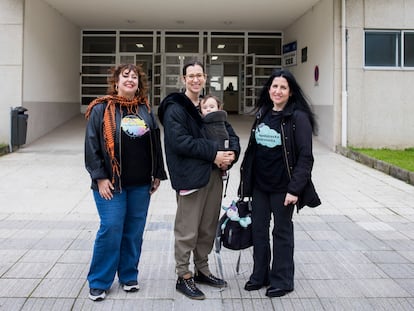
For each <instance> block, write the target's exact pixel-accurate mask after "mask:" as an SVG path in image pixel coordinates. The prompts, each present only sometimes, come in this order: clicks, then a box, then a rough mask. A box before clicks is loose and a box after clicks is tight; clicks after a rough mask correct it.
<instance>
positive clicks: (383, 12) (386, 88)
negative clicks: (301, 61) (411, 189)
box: [347, 0, 414, 148]
mask: <svg viewBox="0 0 414 311" xmlns="http://www.w3.org/2000/svg"><path fill="white" fill-rule="evenodd" d="M347 17H348V18H347V20H348V22H347V27H348V31H349V32H348V34H349V41H348V54H349V57H348V67H349V70H348V72H349V78H348V106H349V113H348V116H349V119H348V124H349V126H348V129H349V130H348V144H349V145H351V146H357V147H373V148H382V147H390V148H404V147H410V146H411V147H412V146H414V87H413V82H414V70H404V71H402V70H400V69H398V68H396V69H391V70H389V69H387V70H371V69H364V68H363V65H364V63H363V61H364V55H363V53H364V29H410V30H412V29H414V1H413V0H393V1H387V0H347Z"/></svg>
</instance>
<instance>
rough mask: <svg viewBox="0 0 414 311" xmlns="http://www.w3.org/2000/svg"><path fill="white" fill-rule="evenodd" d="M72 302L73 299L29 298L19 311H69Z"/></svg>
mask: <svg viewBox="0 0 414 311" xmlns="http://www.w3.org/2000/svg"><path fill="white" fill-rule="evenodd" d="M74 302H75V299H67V298H59V299H56V298H29V299H27V301H26V302H25V303H24V305H23V307H22V308H21V309H20V310H21V311H29V310H31V311H32V310H48V311H70V310H72V307H73V304H74Z"/></svg>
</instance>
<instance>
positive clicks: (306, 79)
mask: <svg viewBox="0 0 414 311" xmlns="http://www.w3.org/2000/svg"><path fill="white" fill-rule="evenodd" d="M337 2H338V1H332V0H321V1H320V2H318V3H317V4H316V5H315V6H314V7H313V8H311V9H310V10H309V11H308V12H306V13H305V14H304V15H303V16H302V17H301V18H299V19H298V20H297V21H296V22H295V23H294V24H292V25H291V26H289V27H288V28H287V29H284V42H285V43H289V42H292V41H297V46H298V49H297V65H296V66H291V67H287V69H289V70H290V71H292V73H293V74H294V75H295V77H296V78H297V80H298V82H299V84H300V85H301V87H302V89H303V90H304V92H305V93H306V95H308V97H309V98H310V99H311V103H312V104H313V108H314V111H315V114H316V117H317V121H318V124H319V134H318V137H317V139H318V140H319V141H320V142H322V143H323V144H325V145H326V146H328V147H330V148H333V147H334V146H335V144H336V142H337V140H338V136H339V134H338V130H337V128H336V127H334V123H333V121H334V109H335V105H338V104H339V102H338V100H339V97H338V95H337V94H336V93H335V90H337V88H338V84H340V81H338V71H336V70H335V49H334V48H333V47H334V46H335V31H336V29H335V22H334V21H335V18H334V16H337V15H339V13H338V11H337ZM304 47H307V48H308V59H307V61H306V62H304V63H302V62H301V51H302V48H304ZM315 66H318V67H319V81H318V82H317V83H316V82H315V79H314V70H315ZM339 77H340V75H339Z"/></svg>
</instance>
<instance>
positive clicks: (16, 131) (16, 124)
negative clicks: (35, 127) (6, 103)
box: [11, 106, 29, 146]
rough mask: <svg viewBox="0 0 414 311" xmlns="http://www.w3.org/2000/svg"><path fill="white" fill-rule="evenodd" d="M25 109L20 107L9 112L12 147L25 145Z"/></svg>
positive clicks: (26, 117)
mask: <svg viewBox="0 0 414 311" xmlns="http://www.w3.org/2000/svg"><path fill="white" fill-rule="evenodd" d="M26 111H27V109H26V108H24V107H22V106H20V107H15V108H13V109H12V111H11V144H12V146H21V145H24V144H25V143H26V135H27V119H28V118H29V115H27V114H26Z"/></svg>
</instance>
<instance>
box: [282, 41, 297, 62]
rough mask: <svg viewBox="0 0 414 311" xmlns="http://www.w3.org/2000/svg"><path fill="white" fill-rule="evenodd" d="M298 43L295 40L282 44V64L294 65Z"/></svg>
mask: <svg viewBox="0 0 414 311" xmlns="http://www.w3.org/2000/svg"><path fill="white" fill-rule="evenodd" d="M297 48H298V44H297V42H296V41H293V42H290V43H287V44H284V45H283V57H282V66H283V67H288V66H295V65H296V52H297Z"/></svg>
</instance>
